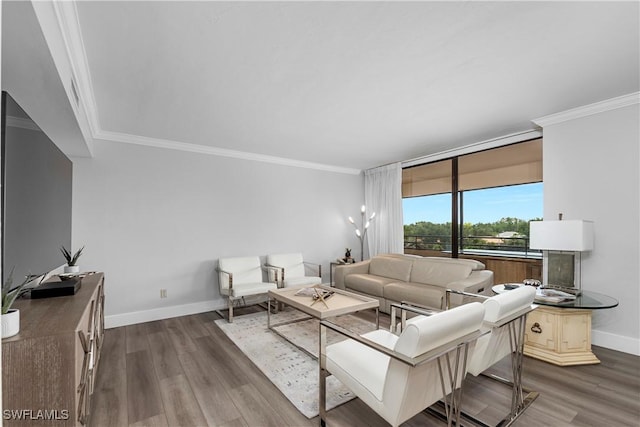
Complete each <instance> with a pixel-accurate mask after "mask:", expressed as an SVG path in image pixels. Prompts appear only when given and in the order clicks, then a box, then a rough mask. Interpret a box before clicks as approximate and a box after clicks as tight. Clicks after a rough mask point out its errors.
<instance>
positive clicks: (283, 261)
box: [267, 253, 322, 287]
mask: <svg viewBox="0 0 640 427" xmlns="http://www.w3.org/2000/svg"><path fill="white" fill-rule="evenodd" d="M267 265H269V266H273V267H277V268H280V269H282V270H284V280H282V277H281V274H282V271H278V273H277V276H276V274H275V273H276V271H274V270H271V271H270V272H269V277H270V280H274V281H277V282H280V281H282V285H283V286H284V287H289V286H311V285H319V284H320V283H322V278H321V277H320V276H319V275H317V276H306V275H305V262H304V259H303V258H302V254H301V253H290V254H271V255H267Z"/></svg>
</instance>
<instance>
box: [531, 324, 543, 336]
mask: <svg viewBox="0 0 640 427" xmlns="http://www.w3.org/2000/svg"><path fill="white" fill-rule="evenodd" d="M531 332H533V333H534V334H541V333H542V328H541V327H540V323H538V322H536V323H534V324H533V326H531Z"/></svg>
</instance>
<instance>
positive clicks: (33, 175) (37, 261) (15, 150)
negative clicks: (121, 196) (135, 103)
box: [0, 92, 73, 286]
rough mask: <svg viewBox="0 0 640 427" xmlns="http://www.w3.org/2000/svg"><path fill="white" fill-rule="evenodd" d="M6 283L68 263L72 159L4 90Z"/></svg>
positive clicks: (3, 198)
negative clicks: (62, 251)
mask: <svg viewBox="0 0 640 427" xmlns="http://www.w3.org/2000/svg"><path fill="white" fill-rule="evenodd" d="M0 155H1V156H2V191H1V192H2V283H4V282H5V281H6V279H7V278H8V277H9V274H10V273H11V271H12V270H13V284H14V286H15V285H17V284H19V283H21V282H22V281H23V280H24V278H25V277H26V276H27V275H39V274H42V273H47V272H49V271H51V270H53V269H55V268H57V267H60V266H62V265H63V264H64V263H65V260H64V257H63V256H62V254H61V252H60V247H61V246H65V247H66V248H67V249H69V250H71V201H72V178H73V163H72V162H71V160H69V158H68V157H67V156H66V155H65V154H64V153H63V152H62V151H60V149H59V148H58V147H57V146H56V145H55V144H54V143H53V141H51V139H49V137H47V135H46V134H45V133H44V132H43V131H42V130H40V129H39V128H38V126H37V125H36V124H35V123H34V122H33V120H31V118H30V117H29V115H28V114H27V113H26V112H25V111H24V110H23V109H22V108H21V107H20V106H19V105H18V104H17V103H16V101H14V100H13V98H12V97H11V96H10V95H9V94H8V93H6V92H2V148H1V154H0Z"/></svg>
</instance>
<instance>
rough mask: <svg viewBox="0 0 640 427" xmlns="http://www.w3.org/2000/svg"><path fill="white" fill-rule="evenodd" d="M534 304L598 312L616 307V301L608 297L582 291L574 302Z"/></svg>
mask: <svg viewBox="0 0 640 427" xmlns="http://www.w3.org/2000/svg"><path fill="white" fill-rule="evenodd" d="M534 303H535V304H538V305H546V306H551V307H563V308H582V309H590V310H598V309H602V308H613V307H616V306H617V305H618V300H617V299H615V298H612V297H610V296H608V295H603V294H599V293H597V292H591V291H582V294H581V295H580V296H577V297H576V299H574V300H569V301H561V302H550V301H542V300H538V299H536V300H535V302H534Z"/></svg>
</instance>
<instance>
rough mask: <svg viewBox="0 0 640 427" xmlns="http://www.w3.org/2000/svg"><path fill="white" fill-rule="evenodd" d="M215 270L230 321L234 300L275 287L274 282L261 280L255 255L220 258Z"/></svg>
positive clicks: (262, 292)
mask: <svg viewBox="0 0 640 427" xmlns="http://www.w3.org/2000/svg"><path fill="white" fill-rule="evenodd" d="M217 271H218V282H219V285H220V295H225V296H226V297H227V305H228V308H229V315H228V317H227V320H228V321H229V322H230V323H231V322H233V304H234V301H236V300H238V299H241V300H243V301H244V297H246V296H250V295H260V294H266V293H267V292H268V291H269V290H270V289H277V286H276V284H275V283H270V282H265V281H263V280H262V265H261V264H260V258H259V257H257V256H254V257H237V258H220V259H219V260H218V268H217Z"/></svg>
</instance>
